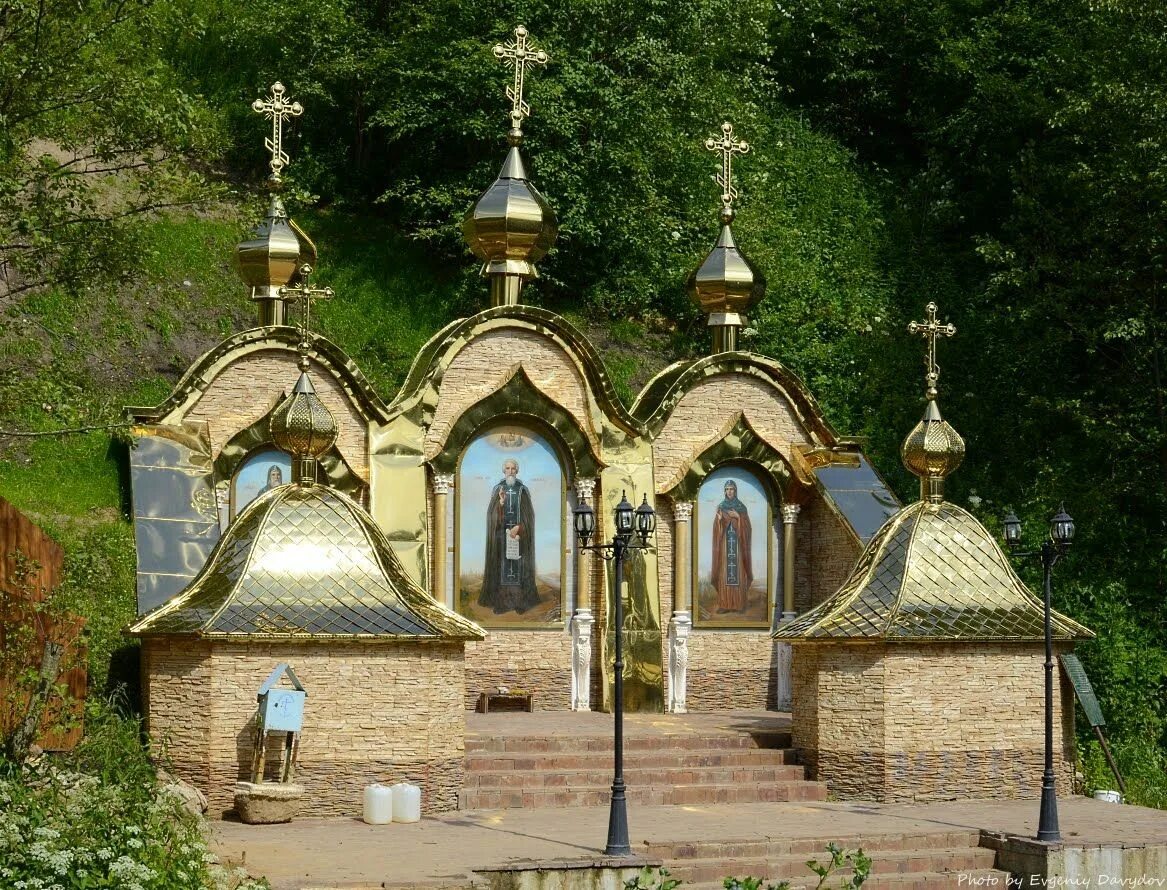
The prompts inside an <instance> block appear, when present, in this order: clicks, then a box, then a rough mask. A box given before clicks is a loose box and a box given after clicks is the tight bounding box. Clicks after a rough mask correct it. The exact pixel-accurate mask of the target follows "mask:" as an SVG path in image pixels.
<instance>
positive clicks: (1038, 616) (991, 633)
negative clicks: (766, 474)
mask: <svg viewBox="0 0 1167 890" xmlns="http://www.w3.org/2000/svg"><path fill="white" fill-rule="evenodd" d="M1042 612H1043V610H1042V602H1041V600H1040V599H1038V598H1037V597H1036V596H1034V595H1033V594H1032V593H1031V592H1030V591H1029V589H1028V588H1027V587H1026V586H1025V584H1024V583H1023V582H1022V581H1021V579H1020V578H1018V577H1017V574H1016V572H1014V571H1013V568H1012V566H1011V565H1010V564H1009V560H1008V559H1007V558H1006V556H1005V554H1004V553H1002V552H1001V548H1000V546H999V545H998V544H997V542H996V541H995V540H994V539H993V536H992V535H991V534H989V532H988V530H987V529H986V528H985V527H984V526H983V525H981V523H980V522H978V521H977V518H976V517H975V516H973V515H972V514H971V513H969V512H968V511H967V510H964V509H962V508H960V507H958V506H956V505H955V504H950V503H948V502H947V501H944V502H942V503H939V504H932V503H929V502H927V501H916V502H915V503H914V504H909V505H908V506H906V507H904V508H903V509H902V510H900V511H899V512H898V513H896V514H895V515H894V516H892V517H891V518H890V519H889V520H888V521H887V522H885V523H884V524H883V526H882V527H881V528H880V530H879V531H878V532H876V533H875V535H874V536H873V537H872V538H871V540H870V541H869V542H868V544H867V547H866V548H865V549H864V551H863V553H862V555H860V557H859V561H858V562H857V563H856V565H855V568H854V569H853V570H852V572H851V575H850V577H849V578H848V579H847V580H846V581H845V582H844V583H843V586H842V587H840V588H839V590H838V591H837V592H836V593H835V594H834V596H832V597H831V598H830V599H828V600H827V601H826V602H824V603H822V604H821V605H819V606H817V607H815V608H814V609H811V610H810V611H809V612H807V613H805V614H804V615H801V616H799V617H798V618H795V619H794V620H792V621H789V622H786V623H785V624H783V625H781V626H780V627H779V628H778V629H777V630H776V631H775V632H774V634H773V637H774V638H775V639H778V640H802V641H806V642H815V641H822V642H829V641H831V640H844V639H852V640H867V641H871V642H887V643H894V642H920V641H943V640H948V641H953V640H1002V641H1005V640H1034V641H1036V640H1040V639H1042V638H1043V636H1044V632H1045V631H1044V624H1043V614H1042ZM1051 617H1052V619H1053V633H1054V636H1055V637H1057V638H1058V639H1063V640H1064V639H1081V638H1085V637H1091V636H1093V635H1094V634H1093V633H1092V632H1091V631H1090V630H1088V629H1087V628H1085V627H1083V626H1082V625H1081V624H1079V623H1078V622H1076V621H1074V620H1073V619H1072V618H1068V617H1066V616H1065V615H1061V614H1059V613H1057V612H1053V613H1051Z"/></svg>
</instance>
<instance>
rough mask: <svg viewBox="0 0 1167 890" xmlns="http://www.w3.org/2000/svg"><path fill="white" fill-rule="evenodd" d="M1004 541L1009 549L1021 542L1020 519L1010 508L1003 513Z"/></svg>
mask: <svg viewBox="0 0 1167 890" xmlns="http://www.w3.org/2000/svg"><path fill="white" fill-rule="evenodd" d="M1005 543H1006V544H1008V545H1009V547H1010V549H1014V548H1016V547H1018V546H1019V545H1020V544H1021V520H1020V519H1018V518H1017V514H1016V513H1014V512H1013V511H1012V510H1010V511H1009V512H1008V513H1006V514H1005Z"/></svg>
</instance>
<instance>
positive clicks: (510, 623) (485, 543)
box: [454, 424, 566, 629]
mask: <svg viewBox="0 0 1167 890" xmlns="http://www.w3.org/2000/svg"><path fill="white" fill-rule="evenodd" d="M454 491H455V493H456V497H457V502H458V503H457V514H456V519H457V525H456V529H457V532H456V533H457V543H456V545H455V552H456V566H455V576H456V596H455V606H456V608H457V610H458V611H459V612H460V613H462V614H463V615H465V616H466V617H468V618H470V619H472V620H473V621H475V622H477V623H479V624H480V625H482V626H483V627H494V628H508V627H509V628H532V629H533V628H545V627H563V620H564V615H565V614H566V609H565V606H564V595H565V584H564V579H565V576H566V572H565V560H566V548H565V546H564V538H563V529H564V515H565V510H566V485H565V479H564V472H563V462H562V460H561V459H560V457H559V454H558V452H557V450H556V448H555V447H554V446H553V445H552V444H551V442H550V441H549V440H548V438H547V437H546V436H544V435H543V434H542V433H541V432H539V431H537V430H535V429H533V428H531V427H528V426H524V425H518V424H501V425H496V426H492V427H490V428H489V429H487V430H486V431H485V432H482V433H480V434H479V435H477V436H475V437H474V439H473V440H472V441H471V442H470V444H469V445H468V446H467V447H466V450H465V452H463V454H462V458H461V461H460V462H459V466H458V479H457V482H456V483H455V486H454Z"/></svg>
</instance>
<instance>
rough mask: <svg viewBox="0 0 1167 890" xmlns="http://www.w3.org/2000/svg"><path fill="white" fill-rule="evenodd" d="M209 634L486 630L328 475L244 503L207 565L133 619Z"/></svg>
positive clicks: (162, 631) (168, 630)
mask: <svg viewBox="0 0 1167 890" xmlns="http://www.w3.org/2000/svg"><path fill="white" fill-rule="evenodd" d="M129 633H130V634H133V635H135V636H154V635H171V634H177V635H186V636H194V637H198V638H202V639H211V640H250V639H258V640H281V639H282V640H287V639H293V640H302V639H356V640H369V641H373V642H376V641H400V640H411V639H412V640H435V639H449V640H481V639H483V638H484V636H485V633H484V632H483V631H482V629H481V628H480V627H478V625H476V624H474V623H473V622H471V621H469V620H468V619H466V618H463V617H462V616H461V615H458V614H457V613H455V612H452V611H451V610H449V609H447V608H446V607H445V606H443V605H441V604H439V603H437V602H435V601H434V599H433V598H432V597H431V596H430V595H429V594H428V593H427V592H426V591H425V590H423V589H422V588H421V587H420V586H419V585H418V584H417V582H416V581H414V580H413V579H412V578H410V577H409V574H408V573H407V572H406V571H405V569H404V567H403V566H402V565H401V563H400V561H399V560H398V558H397V555H396V554H395V553H394V552H393V548H392V546H391V545H390V544H389V541H388V540H387V539H386V538H385V534H384V533H383V532H382V531H381V529H380V528H379V527H378V526H377V524H376V522H374V521H373V519H372V518H371V517H370V516H369V514H368V513H366V512H365V511H364V510H363V509H362V508H361V506H360V505H359V504H357V503H356V502H355V501H353V500H352V499H351V498H349V497H348V496H347V495H344V494H342V493H341V492H339V491H336V490H335V489H332V488H329V487H327V486H324V485H317V484H311V485H296V484H288V485H281V486H279V487H278V488H275V489H273V490H271V491H269V492H267V493H266V494H262V495H260V496H259V497H258V498H256V499H255V500H254V501H252V502H251V503H250V504H248V505H247V507H246V508H245V509H244V510H243V512H242V513H240V514H239V516H238V517H236V519H235V520H234V521H233V522H232V523H231V525H230V526H229V527H228V528H227V531H226V533H225V534H224V535H223V537H222V538H221V539H220V540H219V543H218V544H217V545H216V546H215V549H214V550H213V551H212V552H211V556H210V558H209V559H208V560H207V563H206V565H205V566H204V567H203V569H202V571H201V572H199V574H198V575H197V576H196V577H195V579H194V580H193V581H192V582H191V583H190V584H189V585H188V586H187V587H186V588H185V589H184V590H183V591H182V592H181V593H179V594H177V595H176V596H175V597H174V598H173V599H171V600H170V601H168V602H167V603H165V604H163V605H162V606H159V607H158V608H157V609H155V610H153V611H152V612H149V613H147V614H146V615H145V616H143V617H142V618H140V619H139V620H138V621H137V622H136V623H135V624H133V625H131V627H130V628H129Z"/></svg>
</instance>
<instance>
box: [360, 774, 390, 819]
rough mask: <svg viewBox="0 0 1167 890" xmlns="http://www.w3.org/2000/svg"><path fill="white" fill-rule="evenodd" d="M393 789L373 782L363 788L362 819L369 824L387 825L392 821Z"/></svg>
mask: <svg viewBox="0 0 1167 890" xmlns="http://www.w3.org/2000/svg"><path fill="white" fill-rule="evenodd" d="M393 809H394V802H393V789H392V788H390V787H389V786H388V785H382V784H380V783H374V784H372V785H369V786H368V787H367V788H365V811H364V815H363V817H362V818H363V819H364V820H365V821H366V822H368V823H369V824H370V825H388V824H389V823H390V822H392V821H393Z"/></svg>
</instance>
